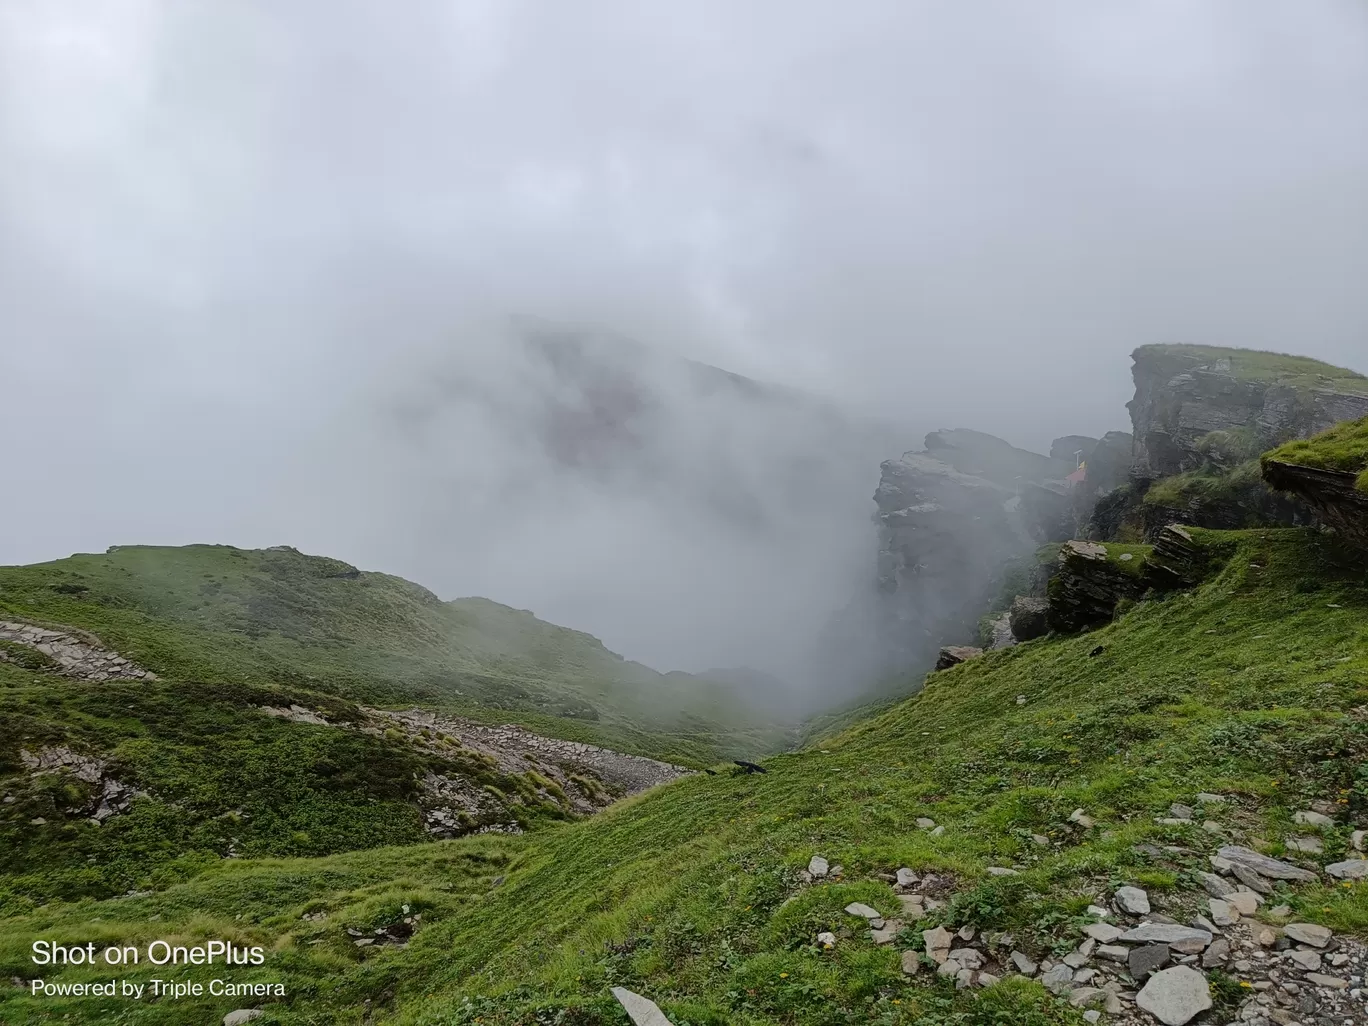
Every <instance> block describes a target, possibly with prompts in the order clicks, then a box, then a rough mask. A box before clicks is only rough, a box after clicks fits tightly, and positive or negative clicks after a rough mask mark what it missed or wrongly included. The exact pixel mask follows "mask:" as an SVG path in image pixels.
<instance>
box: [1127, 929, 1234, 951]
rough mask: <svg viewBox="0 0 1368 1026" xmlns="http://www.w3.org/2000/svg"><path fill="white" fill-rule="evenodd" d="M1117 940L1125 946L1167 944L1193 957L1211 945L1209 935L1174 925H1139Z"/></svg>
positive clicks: (1202, 931) (1201, 931)
mask: <svg viewBox="0 0 1368 1026" xmlns="http://www.w3.org/2000/svg"><path fill="white" fill-rule="evenodd" d="M1117 940H1120V941H1122V942H1123V943H1126V944H1167V945H1168V946H1169V947H1171V948H1173V949H1174V950H1175V951H1181V952H1182V953H1183V954H1185V955H1195V954H1197V952H1199V951H1202V950H1204V949H1205V948H1206V946H1207V945H1208V944H1210V943H1211V934H1209V933H1207V932H1206V931H1205V930H1196V929H1193V928H1192V927H1190V926H1178V925H1176V924H1174V923H1141V924H1140V925H1139V926H1137V927H1136V928H1135V929H1133V930H1127V931H1126V932H1125V933H1123V934H1122V935H1121V936H1120V937H1118V938H1117Z"/></svg>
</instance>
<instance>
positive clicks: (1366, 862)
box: [1325, 859, 1368, 880]
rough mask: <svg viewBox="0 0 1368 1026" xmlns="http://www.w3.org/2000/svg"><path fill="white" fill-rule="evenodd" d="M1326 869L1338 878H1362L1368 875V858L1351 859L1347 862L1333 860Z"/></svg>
mask: <svg viewBox="0 0 1368 1026" xmlns="http://www.w3.org/2000/svg"><path fill="white" fill-rule="evenodd" d="M1325 871H1326V872H1327V873H1329V874H1330V875H1331V876H1333V877H1334V878H1335V879H1336V880H1362V879H1363V878H1364V877H1368V859H1349V860H1348V861H1347V862H1332V863H1331V864H1330V865H1328V866H1326V867H1325Z"/></svg>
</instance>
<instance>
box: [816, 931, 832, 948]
mask: <svg viewBox="0 0 1368 1026" xmlns="http://www.w3.org/2000/svg"><path fill="white" fill-rule="evenodd" d="M817 943H818V944H819V945H821V946H822V947H824V948H828V949H830V948H834V947H835V946H836V935H835V934H834V933H831V932H830V931H823V932H822V933H819V934H818V935H817Z"/></svg>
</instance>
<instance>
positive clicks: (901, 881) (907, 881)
mask: <svg viewBox="0 0 1368 1026" xmlns="http://www.w3.org/2000/svg"><path fill="white" fill-rule="evenodd" d="M896 879H897V883H898V886H899V887H912V886H913V885H915V884H917V883H920V882H921V877H919V876H918V875H917V874H916V873H914V872H913V871H912V870H910V869H908V868H906V867H903V868H902V869H900V870H898V873H897V878H896Z"/></svg>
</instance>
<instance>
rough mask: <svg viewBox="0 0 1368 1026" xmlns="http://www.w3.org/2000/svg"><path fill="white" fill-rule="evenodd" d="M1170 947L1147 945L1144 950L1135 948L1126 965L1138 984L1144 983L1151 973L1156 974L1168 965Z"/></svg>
mask: <svg viewBox="0 0 1368 1026" xmlns="http://www.w3.org/2000/svg"><path fill="white" fill-rule="evenodd" d="M1168 960H1169V946H1168V945H1167V944H1146V945H1145V946H1144V947H1143V948H1135V949H1134V950H1133V951H1131V953H1130V957H1129V958H1128V959H1127V960H1126V965H1127V967H1128V968H1129V969H1130V974H1131V976H1132V977H1133V978H1134V979H1135V980H1136V982H1140V981H1143V980H1144V979H1145V978H1146V977H1148V976H1149V974H1150V973H1152V972H1155V971H1157V970H1159V969H1161V968H1163V966H1164V965H1166V964H1167V963H1168Z"/></svg>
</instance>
